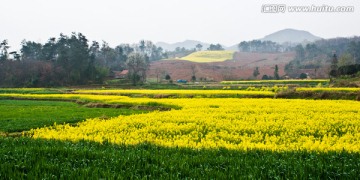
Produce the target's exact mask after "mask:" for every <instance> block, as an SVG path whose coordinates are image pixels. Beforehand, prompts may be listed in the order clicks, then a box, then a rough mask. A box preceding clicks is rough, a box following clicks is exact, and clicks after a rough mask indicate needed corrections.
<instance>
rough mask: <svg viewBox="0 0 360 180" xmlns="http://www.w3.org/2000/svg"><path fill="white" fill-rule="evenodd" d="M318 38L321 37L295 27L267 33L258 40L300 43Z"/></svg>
mask: <svg viewBox="0 0 360 180" xmlns="http://www.w3.org/2000/svg"><path fill="white" fill-rule="evenodd" d="M319 39H322V38H321V37H318V36H315V35H313V34H311V33H309V32H307V31H301V30H296V29H283V30H280V31H277V32H275V33H272V34H269V35H267V36H265V37H264V38H262V39H260V40H262V41H273V42H277V43H279V44H282V43H284V42H291V43H302V42H304V41H309V42H314V41H316V40H319Z"/></svg>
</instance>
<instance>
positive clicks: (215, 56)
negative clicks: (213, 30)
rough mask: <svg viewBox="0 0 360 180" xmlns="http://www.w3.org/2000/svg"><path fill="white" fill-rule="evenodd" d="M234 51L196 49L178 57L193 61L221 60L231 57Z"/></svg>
mask: <svg viewBox="0 0 360 180" xmlns="http://www.w3.org/2000/svg"><path fill="white" fill-rule="evenodd" d="M233 54H234V51H198V52H194V53H191V54H190V55H188V56H185V57H182V58H180V59H181V60H188V61H193V62H199V63H203V62H222V61H226V60H231V59H233Z"/></svg>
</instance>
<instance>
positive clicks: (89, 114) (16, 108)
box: [0, 100, 146, 132]
mask: <svg viewBox="0 0 360 180" xmlns="http://www.w3.org/2000/svg"><path fill="white" fill-rule="evenodd" d="M141 112H146V111H140V110H130V109H111V108H87V107H83V106H80V105H78V104H76V103H72V102H58V101H56V102H54V101H35V100H0V132H1V131H2V132H19V131H24V130H30V129H32V128H38V127H44V126H51V125H53V124H54V123H58V124H61V123H76V122H79V121H82V120H85V119H88V118H95V117H102V118H111V117H115V116H119V115H129V114H134V113H141Z"/></svg>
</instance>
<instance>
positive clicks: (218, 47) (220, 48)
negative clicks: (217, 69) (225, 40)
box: [207, 44, 224, 51]
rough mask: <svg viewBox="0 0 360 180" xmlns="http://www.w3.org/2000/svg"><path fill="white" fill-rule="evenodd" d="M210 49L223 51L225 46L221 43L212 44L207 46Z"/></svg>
mask: <svg viewBox="0 0 360 180" xmlns="http://www.w3.org/2000/svg"><path fill="white" fill-rule="evenodd" d="M207 50H209V51H222V50H224V48H223V47H222V46H221V44H210V46H209V48H207Z"/></svg>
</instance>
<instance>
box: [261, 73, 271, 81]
mask: <svg viewBox="0 0 360 180" xmlns="http://www.w3.org/2000/svg"><path fill="white" fill-rule="evenodd" d="M261 79H262V80H268V79H269V77H268V75H266V74H264V75H263V76H262V78H261Z"/></svg>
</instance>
